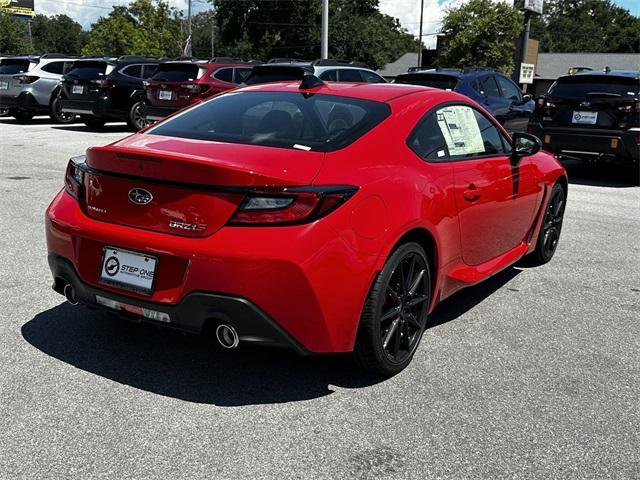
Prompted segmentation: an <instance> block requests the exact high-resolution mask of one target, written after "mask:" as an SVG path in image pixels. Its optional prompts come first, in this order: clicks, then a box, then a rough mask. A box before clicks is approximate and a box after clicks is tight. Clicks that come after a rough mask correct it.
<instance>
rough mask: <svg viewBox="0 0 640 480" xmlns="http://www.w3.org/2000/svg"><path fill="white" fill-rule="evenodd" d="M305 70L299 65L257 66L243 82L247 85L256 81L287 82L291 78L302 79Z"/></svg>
mask: <svg viewBox="0 0 640 480" xmlns="http://www.w3.org/2000/svg"><path fill="white" fill-rule="evenodd" d="M306 73H310V72H307V71H306V70H305V69H303V68H301V67H288V66H277V67H272V66H263V67H262V66H257V67H254V68H253V71H252V72H251V75H249V77H248V78H247V81H246V82H245V83H246V84H247V85H255V84H257V83H268V82H288V81H291V80H302V77H303V76H304V75H305V74H306Z"/></svg>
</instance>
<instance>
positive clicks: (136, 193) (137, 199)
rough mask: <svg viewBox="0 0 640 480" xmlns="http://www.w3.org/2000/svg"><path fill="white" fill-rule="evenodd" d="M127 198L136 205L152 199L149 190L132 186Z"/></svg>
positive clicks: (144, 203)
mask: <svg viewBox="0 0 640 480" xmlns="http://www.w3.org/2000/svg"><path fill="white" fill-rule="evenodd" d="M129 200H131V201H132V202H133V203H135V204H136V205H146V204H147V203H149V202H151V200H153V195H151V192H150V191H149V190H145V189H144V188H132V189H131V190H129Z"/></svg>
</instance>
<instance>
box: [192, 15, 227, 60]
mask: <svg viewBox="0 0 640 480" xmlns="http://www.w3.org/2000/svg"><path fill="white" fill-rule="evenodd" d="M215 22H216V15H215V13H214V11H213V10H207V11H204V12H200V13H198V14H197V15H194V16H193V17H192V18H191V31H192V35H191V36H192V38H191V50H192V53H193V56H194V57H198V58H209V57H211V56H212V55H211V29H212V28H214V29H215V30H216V32H214V34H216V35H217V27H216V25H215ZM185 30H186V29H185ZM218 51H219V48H218V46H217V45H216V47H215V51H214V53H216V54H218ZM219 56H221V55H219Z"/></svg>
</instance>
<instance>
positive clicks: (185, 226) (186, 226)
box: [169, 220, 207, 232]
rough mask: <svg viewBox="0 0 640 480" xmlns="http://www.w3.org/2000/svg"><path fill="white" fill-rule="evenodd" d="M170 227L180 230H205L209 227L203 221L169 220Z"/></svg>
mask: <svg viewBox="0 0 640 480" xmlns="http://www.w3.org/2000/svg"><path fill="white" fill-rule="evenodd" d="M169 227H170V228H176V229H178V230H189V231H191V232H204V231H205V230H206V229H207V225H206V224H202V223H183V222H176V221H175V220H171V221H170V222H169Z"/></svg>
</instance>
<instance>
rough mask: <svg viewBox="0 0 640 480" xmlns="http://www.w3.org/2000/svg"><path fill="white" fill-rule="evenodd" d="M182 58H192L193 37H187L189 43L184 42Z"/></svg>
mask: <svg viewBox="0 0 640 480" xmlns="http://www.w3.org/2000/svg"><path fill="white" fill-rule="evenodd" d="M182 56H183V57H190V56H191V35H189V36H188V37H187V41H186V42H184V47H183V49H182Z"/></svg>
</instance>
